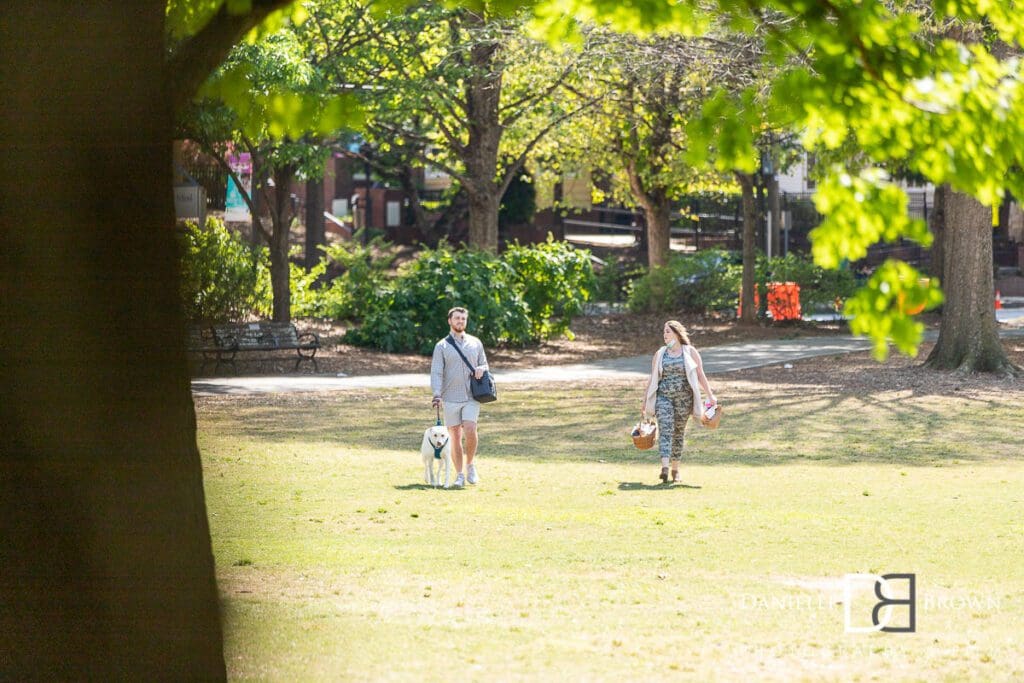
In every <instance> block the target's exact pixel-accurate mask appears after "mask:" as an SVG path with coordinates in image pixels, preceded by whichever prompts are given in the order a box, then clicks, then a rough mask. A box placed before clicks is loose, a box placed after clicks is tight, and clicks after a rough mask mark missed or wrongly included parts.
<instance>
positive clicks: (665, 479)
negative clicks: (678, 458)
mask: <svg viewBox="0 0 1024 683" xmlns="http://www.w3.org/2000/svg"><path fill="white" fill-rule="evenodd" d="M660 478H661V483H663V484H667V483H668V468H667V467H662V468H661V477H660Z"/></svg>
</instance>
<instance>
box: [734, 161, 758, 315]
mask: <svg viewBox="0 0 1024 683" xmlns="http://www.w3.org/2000/svg"><path fill="white" fill-rule="evenodd" d="M736 180H737V181H738V182H739V184H740V188H741V190H742V192H743V195H742V196H743V282H742V286H741V289H740V306H741V308H742V309H743V315H742V316H741V318H740V322H741V323H743V324H744V325H753V324H755V323H756V322H757V307H756V306H755V305H754V270H755V267H756V265H757V249H756V240H757V206H756V201H755V198H754V176H753V175H751V174H749V173H736Z"/></svg>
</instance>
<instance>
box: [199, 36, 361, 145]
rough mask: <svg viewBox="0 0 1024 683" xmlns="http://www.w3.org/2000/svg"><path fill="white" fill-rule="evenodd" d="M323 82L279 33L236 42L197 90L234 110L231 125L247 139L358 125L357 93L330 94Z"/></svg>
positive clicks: (278, 137)
mask: <svg viewBox="0 0 1024 683" xmlns="http://www.w3.org/2000/svg"><path fill="white" fill-rule="evenodd" d="M323 85H324V82H323V77H322V75H321V74H320V73H318V72H317V71H316V70H315V69H314V68H313V67H312V65H310V64H309V62H307V61H306V60H305V59H303V54H302V51H301V49H300V46H299V45H297V44H296V43H295V42H294V41H292V40H289V39H288V38H287V37H286V36H280V37H277V38H276V39H268V40H263V41H261V42H260V43H259V44H257V45H243V46H239V47H237V48H236V49H235V51H234V52H233V53H232V55H231V57H230V59H229V62H228V64H227V65H226V66H225V67H224V68H223V69H221V71H220V72H219V73H218V74H217V75H215V76H214V77H213V78H211V79H210V80H209V81H208V82H207V83H206V85H205V86H204V87H203V88H202V89H201V91H200V96H201V97H205V98H208V99H212V100H216V101H219V102H222V103H223V104H224V105H226V106H227V107H228V108H229V109H230V110H231V111H232V112H234V115H235V124H234V125H235V127H236V128H237V130H238V131H239V132H241V133H242V134H243V135H244V136H245V137H247V138H249V139H250V140H263V139H271V140H283V139H286V138H289V137H291V138H299V137H302V136H303V135H306V134H315V135H322V136H327V135H331V134H333V133H335V132H336V131H338V130H340V129H343V128H351V127H354V126H358V125H359V124H360V123H361V122H362V119H363V114H362V108H361V106H360V104H359V102H358V101H357V99H356V98H355V97H354V96H353V95H352V94H351V93H339V94H331V93H330V92H329V91H328V90H327V88H324V87H323Z"/></svg>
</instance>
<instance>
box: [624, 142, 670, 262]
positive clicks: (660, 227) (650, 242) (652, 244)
mask: <svg viewBox="0 0 1024 683" xmlns="http://www.w3.org/2000/svg"><path fill="white" fill-rule="evenodd" d="M626 176H627V177H628V178H629V189H630V191H631V192H632V194H633V199H634V200H635V201H636V203H637V204H639V205H640V207H641V208H642V209H643V211H644V224H645V225H644V232H643V233H642V240H641V242H642V243H644V244H646V247H647V267H648V268H654V267H655V266H664V265H665V264H667V263H668V259H669V256H670V255H671V253H672V218H671V217H672V202H671V201H669V198H668V192H667V191H666V190H665V189H664V188H660V187H659V188H655V189H653V190H652V189H650V188H648V187H644V181H643V178H641V177H640V172H639V170H638V169H637V167H636V163H635V161H633V160H629V161H627V162H626Z"/></svg>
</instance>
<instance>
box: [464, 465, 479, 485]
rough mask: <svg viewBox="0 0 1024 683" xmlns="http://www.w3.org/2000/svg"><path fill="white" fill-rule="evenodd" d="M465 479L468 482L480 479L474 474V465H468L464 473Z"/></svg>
mask: <svg viewBox="0 0 1024 683" xmlns="http://www.w3.org/2000/svg"><path fill="white" fill-rule="evenodd" d="M466 481H468V482H469V483H470V484H475V483H477V482H478V481H480V477H478V476H476V465H470V466H469V470H468V472H467V474H466Z"/></svg>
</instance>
